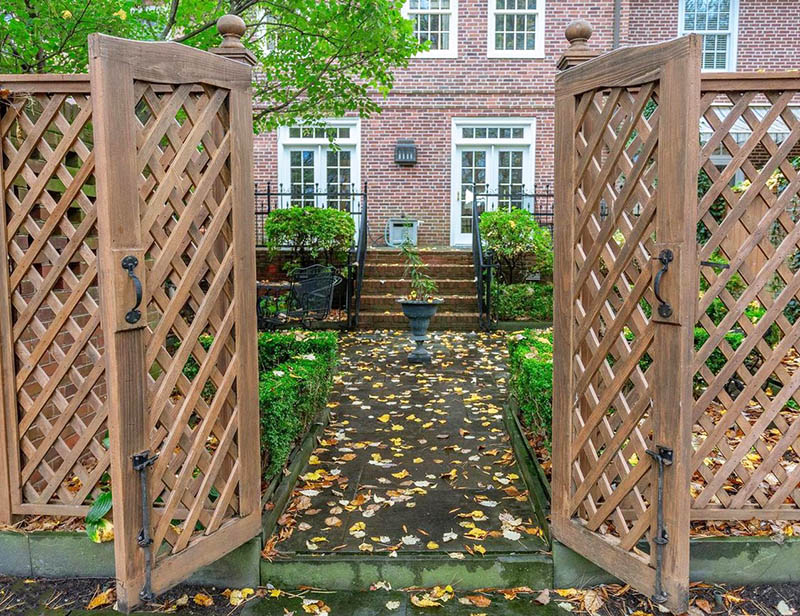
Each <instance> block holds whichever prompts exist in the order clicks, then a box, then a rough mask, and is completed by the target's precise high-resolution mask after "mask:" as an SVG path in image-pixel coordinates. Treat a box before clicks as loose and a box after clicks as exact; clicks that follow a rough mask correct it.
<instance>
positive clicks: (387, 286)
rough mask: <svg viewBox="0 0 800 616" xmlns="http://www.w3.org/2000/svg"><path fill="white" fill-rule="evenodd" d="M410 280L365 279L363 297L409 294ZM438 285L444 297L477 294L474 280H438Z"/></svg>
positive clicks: (362, 290) (362, 289)
mask: <svg viewBox="0 0 800 616" xmlns="http://www.w3.org/2000/svg"><path fill="white" fill-rule="evenodd" d="M408 285H409V282H408V280H403V279H400V280H390V279H382V278H365V279H364V283H363V286H362V287H361V296H362V297H363V296H364V295H385V294H386V293H390V294H392V295H395V296H397V297H399V296H400V295H403V294H405V293H408V288H409V287H408ZM436 285H437V287H438V292H439V293H441V294H443V295H470V294H474V293H476V290H475V281H474V279H473V278H470V279H469V280H464V279H459V280H453V279H452V278H447V279H443V280H437V281H436Z"/></svg>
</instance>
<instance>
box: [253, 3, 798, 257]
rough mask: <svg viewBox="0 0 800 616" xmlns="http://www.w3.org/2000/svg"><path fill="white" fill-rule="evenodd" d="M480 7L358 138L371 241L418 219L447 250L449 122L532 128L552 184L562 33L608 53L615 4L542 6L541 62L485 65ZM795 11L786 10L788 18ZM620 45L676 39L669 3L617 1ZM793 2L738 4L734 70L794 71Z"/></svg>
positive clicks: (260, 146)
mask: <svg viewBox="0 0 800 616" xmlns="http://www.w3.org/2000/svg"><path fill="white" fill-rule="evenodd" d="M487 5H488V3H487V0H460V1H459V23H458V29H459V31H458V58H416V59H413V60H412V61H411V62H410V65H409V67H408V68H407V69H405V70H402V71H399V72H398V73H397V75H396V82H395V88H394V89H393V91H392V93H391V95H390V96H389V97H388V99H386V100H385V101H382V105H383V108H384V111H383V113H382V114H381V115H380V116H377V117H374V118H370V119H367V120H364V121H363V123H362V129H361V141H362V149H361V177H362V179H364V180H368V181H369V186H370V188H369V193H370V199H369V203H370V231H371V233H370V236H371V237H373V238H375V242H376V243H382V238H383V227H384V224H385V221H386V218H388V217H390V216H396V215H399V214H400V213H403V212H404V213H406V214H409V215H411V216H414V217H417V218H420V219H421V220H422V221H423V222H422V224H421V226H420V242H421V243H422V244H427V245H437V244H438V245H446V244H449V241H450V201H451V195H452V187H451V168H450V167H451V162H450V161H451V127H452V118H453V117H492V116H518V117H534V118H536V151H535V156H534V180H535V182H536V183H550V182H552V179H553V79H554V76H555V74H556V69H555V64H556V61H557V59H558V57H559V55H560V54H561V53H562V52H563V50H564V49H565V48H566V46H567V43H566V40H565V39H564V36H563V32H564V29H565V28H566V26H567V24H568V23H569V22H570V21H572V20H574V19H578V18H582V19H587V20H588V21H589V22H590V23H591V24H592V26H593V28H594V34H593V36H592V39H591V45H592V47H594V48H595V49H599V50H608V49H610V48H611V47H612V41H613V39H612V36H613V6H614V2H613V0H599V1H594V2H590V1H588V0H570V1H569V2H562V1H559V0H548V1H547V3H546V9H545V28H546V30H545V57H544V58H541V59H496V58H487V57H486V52H487V40H486V38H487V35H486V28H487V22H488V19H487V17H488V15H487V13H488V8H487ZM793 7H794V10H793ZM621 9H622V19H621V23H620V41H621V43H622V44H623V45H627V44H642V43H650V42H656V41H662V40H666V39H669V38H673V37H675V36H677V33H678V2H677V0H622V1H621ZM795 15H796V0H761V1H759V2H757V1H756V0H740V11H739V46H738V54H737V57H738V66H739V69H740V70H755V69H758V68H765V69H772V70H775V69H784V68H798V67H800V61H798V59H797V57H798V56H797V52H796V50H797V49H798V48H800V29H798V28H797V27H796V19H793V17H794V16H795ZM401 138H410V139H413V140H414V142H415V143H416V145H417V149H418V161H419V162H418V164H417V165H416V166H414V167H400V166H398V165H396V164H395V163H394V162H393V158H394V144H395V143H396V141H397V140H398V139H401ZM276 155H277V140H276V138H275V136H274V135H262V136H259V137H257V140H256V178H257V180H258V181H260V182H266V181H268V180H271V181H272V182H276V181H277V166H276Z"/></svg>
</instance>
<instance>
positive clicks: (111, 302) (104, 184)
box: [89, 35, 151, 612]
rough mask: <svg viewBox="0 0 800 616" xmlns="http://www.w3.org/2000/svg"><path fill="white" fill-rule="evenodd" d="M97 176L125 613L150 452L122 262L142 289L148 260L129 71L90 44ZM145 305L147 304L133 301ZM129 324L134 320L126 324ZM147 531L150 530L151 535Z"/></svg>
mask: <svg viewBox="0 0 800 616" xmlns="http://www.w3.org/2000/svg"><path fill="white" fill-rule="evenodd" d="M89 56H90V65H89V72H90V75H91V88H92V105H93V114H94V118H93V119H94V142H95V150H94V151H95V157H96V177H97V227H98V263H99V266H98V274H99V281H100V302H101V304H100V305H101V309H102V317H103V336H104V342H105V346H106V353H105V356H106V379H107V383H108V426H109V440H110V452H111V485H112V502H113V512H114V560H115V563H116V572H117V575H116V577H117V601H118V605H119V609H120V610H122V611H126V612H129V611H130V610H131V609H132V608H133V607H135V606H136V605H137V604H138V603H139V593H140V591H141V590H142V588H143V587H144V578H145V564H144V563H145V555H144V551H145V550H148V549H151V548H150V547H148V546H140V545H139V543H138V536H139V532H140V531H141V530H143V527H142V517H143V516H142V504H143V499H142V493H141V491H140V484H139V477H138V474H137V472H136V471H135V470H134V467H133V456H134V455H136V454H139V453H142V452H143V451H145V450H147V449H148V447H149V446H150V426H149V424H148V421H147V409H146V405H147V395H146V380H145V378H146V367H145V359H144V358H145V344H144V332H143V328H144V327H145V325H146V324H147V313H146V309H145V310H143V312H144V314H142V315H141V316H140V318H139V319H138V321H136V322H134V323H131V322H130V320H126V314H127V312H128V311H129V310H130V309H131V308H132V307H133V306H134V304H137V297H136V294H135V291H134V289H135V287H134V284H133V275H129V274H128V271H126V270H125V269H123V267H122V259H123V258H125V257H128V256H133V257H136V258H137V260H138V264H137V265H136V266H135V267H134V268H133V269H131V270H130V271H131V273H132V274H135V275H137V276H138V278H139V281H140V284H141V286H142V289H145V290H146V289H147V285H146V284H145V281H144V272H145V270H146V269H147V268H146V266H145V254H144V250H142V248H141V246H142V235H141V223H140V214H139V199H138V187H137V185H136V177H137V176H136V164H135V162H136V160H135V159H136V138H135V135H134V127H133V123H132V117H133V109H134V105H135V96H134V89H133V72H132V69H131V65H130V64H129V63H128V62H127V58H120V57H116V56H114V54H113V53H110V52H109V51H108V49H107V48H101V46H100V45H99V44H98V41H97V38H96V35H94V36H92V37H90V38H89ZM138 299H139V300H140V301H139V302H138V303H139V305H141V306H147V298H142V297H140V298H138ZM131 320H132V319H131ZM148 530H149V529H148Z"/></svg>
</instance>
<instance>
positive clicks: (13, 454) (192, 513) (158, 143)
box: [0, 18, 261, 608]
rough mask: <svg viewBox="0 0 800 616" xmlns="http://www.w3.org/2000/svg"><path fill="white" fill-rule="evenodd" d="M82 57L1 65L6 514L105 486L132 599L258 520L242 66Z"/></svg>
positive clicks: (249, 531) (181, 58)
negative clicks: (68, 63)
mask: <svg viewBox="0 0 800 616" xmlns="http://www.w3.org/2000/svg"><path fill="white" fill-rule="evenodd" d="M236 19H237V18H234V20H233V22H231V21H230V20H229V21H228V22H227V23H228V25H229V26H230V24H231V23H233V29H234V30H233V31H235V32H239V34H241V31H243V24H241V27H240V25H239V22H237V21H236ZM229 30H230V28H229ZM233 31H228V32H226V34H227V35H229V36H230V35H231V33H232V32H233ZM235 32H234V34H235ZM234 38H235V36H234ZM236 43H238V39H236V40H234V41H233V44H231V42H230V41H229V44H228V48H226V49H223V50H222V53H221V55H222V54H223V53H224V52H231V51H232V52H233V53H234V54H235V55H236V56H237V57H241V58H243V59H246V52H245V50H244V49H243V48H242V47H241V44H238V47H237V45H236ZM90 58H91V60H90V69H91V70H90V75H89V76H87V75H78V76H49V75H48V76H37V77H24V76H0V90H2V91H3V92H2V98H0V156H1V157H2V158H1V160H2V167H0V182H2V193H0V222H2V228H3V231H4V234H3V238H4V241H3V242H2V243H0V258H2V259H5V260H6V261H7V263H8V267H7V268H2V270H0V346H2V349H0V352H2V354H3V355H2V371H1V375H0V378H2V387H3V397H2V406H1V407H0V409H1V410H2V420H3V421H2V423H1V424H0V451H1V452H2V453H3V455H2V456H0V522H6V523H8V522H10V521H12V519H13V517H14V516H19V515H27V514H45V515H57V516H63V515H69V516H76V515H77V516H81V515H84V514H85V513H86V512H87V511H88V509H89V507H90V506H91V505H92V503H93V502H94V500H95V499H96V498H97V496H98V494H99V493H100V492H101V491H104V490H110V491H111V494H112V497H113V518H114V530H115V539H114V541H115V560H116V567H117V579H118V587H117V596H118V600H119V603H120V606H121V607H123V608H130V607H132V606H134V605H135V604H136V603H137V602H138V601H139V600H140V596H141V597H145V598H147V597H149V596H151V594H153V593H155V594H158V593H160V592H162V591H164V590H165V589H167V588H169V587H170V586H171V585H173V584H174V583H176V582H179V581H180V580H182V579H184V578H185V577H187V576H188V575H189V574H190V573H191V572H192V571H194V570H195V569H197V568H198V567H200V566H203V565H204V564H207V563H210V562H213V561H214V560H216V559H218V558H219V557H220V556H222V555H224V554H225V553H227V552H229V551H230V550H232V549H233V548H235V547H237V546H239V545H241V544H242V543H243V542H245V541H247V540H248V539H250V538H252V537H253V536H255V535H256V534H257V532H258V529H259V523H260V488H261V484H260V473H259V470H260V468H259V461H260V454H259V425H258V400H257V357H256V347H255V345H256V326H255V311H254V307H255V238H254V223H253V216H254V204H253V194H252V101H251V96H250V90H249V88H250V83H251V77H250V67H249V66H247V65H246V64H243V63H241V62H237V61H234V60H231V59H226V58H222V57H219V56H218V55H214V54H209V53H207V52H202V51H198V50H194V49H190V48H187V47H184V46H181V45H177V44H155V43H136V42H131V41H125V40H121V39H114V38H112V37H103V36H99V35H94V36H92V37H90ZM142 481H144V482H145V483H146V496H145V497H144V498H143V497H142V495H143V491H142V483H141V482H142ZM140 593H141V595H140Z"/></svg>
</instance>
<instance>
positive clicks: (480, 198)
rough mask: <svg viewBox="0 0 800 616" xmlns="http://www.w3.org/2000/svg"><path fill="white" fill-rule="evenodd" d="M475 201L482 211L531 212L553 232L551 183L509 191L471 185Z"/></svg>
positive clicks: (540, 224)
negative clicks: (523, 189) (530, 188)
mask: <svg viewBox="0 0 800 616" xmlns="http://www.w3.org/2000/svg"><path fill="white" fill-rule="evenodd" d="M472 194H473V195H475V197H474V199H475V201H474V202H475V203H476V204H477V205H478V207H479V208H481V209H483V210H484V211H490V212H491V211H496V210H512V209H523V210H527V211H529V212H530V213H531V214H533V217H534V219H535V220H536V222H537V223H538V224H539V226H540V227H544V228H546V229H549V230H550V233H552V232H553V201H554V197H555V195H554V194H553V187H552V185H551V184H536V185H534V187H533V190H532V191H518V192H510V191H506V190H496V191H493V192H490V191H489V190H488V189H487V188H485V187H483V188H479V186H478V185H475V186H473V192H472Z"/></svg>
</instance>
